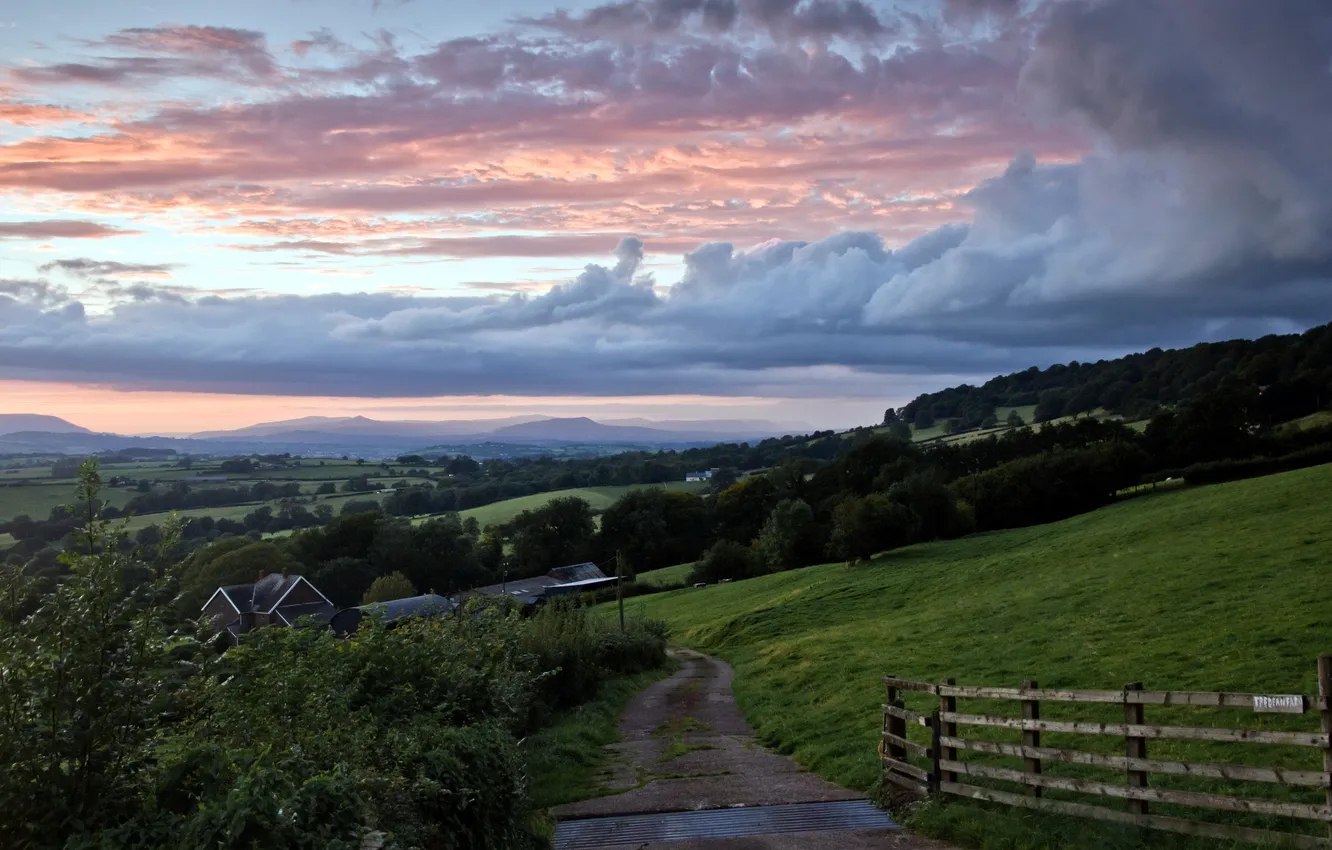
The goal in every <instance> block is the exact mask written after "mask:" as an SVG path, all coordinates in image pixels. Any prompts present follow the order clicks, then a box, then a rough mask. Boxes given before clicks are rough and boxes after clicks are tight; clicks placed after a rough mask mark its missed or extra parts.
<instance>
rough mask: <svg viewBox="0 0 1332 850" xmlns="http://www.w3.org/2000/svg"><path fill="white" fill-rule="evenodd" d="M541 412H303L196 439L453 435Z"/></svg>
mask: <svg viewBox="0 0 1332 850" xmlns="http://www.w3.org/2000/svg"><path fill="white" fill-rule="evenodd" d="M543 418H545V417H541V416H510V417H508V418H506V419H458V420H443V421H438V422H435V421H431V420H426V419H400V420H380V419H369V418H367V417H365V416H305V417H302V418H300V419H284V420H281V421H279V422H260V423H259V424H257V425H250V426H248V427H246V428H236V429H234V430H231V431H200V432H199V433H197V434H191V435H190V437H191V438H192V439H195V440H234V439H237V438H242V437H272V436H282V435H286V434H376V435H378V436H382V437H424V438H426V439H433V438H435V437H452V436H457V435H460V434H486V433H489V432H491V431H494V430H495V429H496V428H503V427H505V426H507V425H520V424H523V423H526V422H535V421H538V420H540V419H543Z"/></svg>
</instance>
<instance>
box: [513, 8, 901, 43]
mask: <svg viewBox="0 0 1332 850" xmlns="http://www.w3.org/2000/svg"><path fill="white" fill-rule="evenodd" d="M523 23H527V24H532V25H536V26H541V27H545V28H548V29H553V30H557V31H559V32H563V33H567V34H571V35H578V36H585V37H592V38H623V37H626V36H631V35H634V34H638V35H653V34H656V35H664V34H675V33H687V32H695V33H699V34H707V33H722V32H728V31H730V30H731V29H733V28H735V27H737V26H749V27H753V28H755V29H757V30H759V31H762V32H765V33H767V34H768V35H771V36H773V37H775V38H780V39H789V38H795V39H802V38H814V39H827V38H835V37H841V38H847V39H852V40H868V41H874V40H877V39H879V38H881V37H883V36H885V35H889V34H891V33H893V32H896V29H897V27H896V24H895V22H891V21H885V20H884V19H883V18H882V17H880V15H879V13H878V12H876V11H875V10H874V9H873V8H872V7H871V6H870V5H868V4H867V3H865V2H863V0H620V2H615V3H607V4H604V5H601V6H595V7H593V8H591V9H589V10H588V11H586V12H583V13H582V14H571V13H569V12H566V11H563V10H561V11H559V12H556V13H554V14H551V15H547V16H544V17H539V18H527V19H524V20H523Z"/></svg>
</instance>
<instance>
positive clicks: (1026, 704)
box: [1022, 679, 1041, 797]
mask: <svg viewBox="0 0 1332 850" xmlns="http://www.w3.org/2000/svg"><path fill="white" fill-rule="evenodd" d="M1036 687H1037V685H1036V680H1035V679H1024V680H1023V681H1022V689H1023V690H1024V691H1028V690H1035V689H1036ZM1022 719H1023V720H1040V719H1041V703H1040V700H1034V699H1024V700H1023V701H1022ZM1040 745H1041V733H1040V732H1038V731H1036V730H1034V729H1024V730H1022V746H1024V747H1039V746H1040ZM1022 771H1023V772H1024V773H1037V774H1038V773H1040V772H1041V760H1040V759H1038V758H1027V757H1026V756H1024V757H1023V758H1022ZM1027 796H1029V797H1039V796H1041V786H1039V785H1028V786H1027Z"/></svg>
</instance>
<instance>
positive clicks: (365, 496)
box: [126, 493, 379, 532]
mask: <svg viewBox="0 0 1332 850" xmlns="http://www.w3.org/2000/svg"><path fill="white" fill-rule="evenodd" d="M378 499H379V496H378V495H377V494H375V493H339V494H337V495H335V496H321V497H319V500H318V501H317V502H314V503H313V504H305V505H303V506H302V507H304V508H306V509H307V510H313V509H314V508H315V507H316V506H317V505H328V506H329V507H331V508H332V509H333V513H334V514H335V515H336V514H338V513H340V512H341V511H342V506H343V505H345V504H346V503H347V502H350V501H352V500H355V501H358V502H359V501H367V500H376V501H377V500H378ZM265 504H267V505H268V506H269V507H270V508H272V509H273V513H274V514H276V513H277V512H278V504H277V503H276V502H268V503H264V502H248V503H246V504H244V505H230V506H228V507H221V508H194V509H191V510H187V511H177V512H176V515H177V516H178V517H179V518H180V519H181V520H186V519H188V518H190V517H205V516H210V517H212V518H213V519H215V520H216V519H234V520H238V521H239V520H243V519H245V516H246V514H251V513H254V512H255V511H256V510H258V509H259V508H261V507H263V506H264V505H265ZM168 516H170V514H169V513H166V512H164V513H155V514H144V515H142V516H134V517H130V519H129V523H128V524H127V526H126V527H127V528H128V530H129V531H130V532H135V531H138V530H139V529H140V528H144V527H145V526H149V525H161V524H163V523H164V522H166V521H167V517H168Z"/></svg>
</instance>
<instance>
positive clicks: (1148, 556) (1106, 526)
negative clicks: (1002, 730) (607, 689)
mask: <svg viewBox="0 0 1332 850" xmlns="http://www.w3.org/2000/svg"><path fill="white" fill-rule="evenodd" d="M1330 505H1332V465H1328V466H1321V467H1314V468H1311V469H1306V470H1300V471H1297V472H1290V473H1285V474H1281V475H1274V476H1268V477H1265V478H1258V479H1252V480H1248V481H1239V482H1234V483H1228V484H1221V485H1216V486H1212V487H1204V488H1192V489H1187V490H1177V491H1173V492H1161V493H1157V494H1152V495H1146V496H1142V497H1139V498H1135V499H1132V500H1128V501H1125V502H1122V503H1119V504H1117V505H1113V506H1111V507H1108V508H1105V509H1102V510H1100V511H1097V512H1095V513H1091V514H1086V515H1083V516H1080V517H1075V518H1073V519H1070V520H1066V521H1064V522H1060V523H1054V524H1051V525H1045V526H1039V527H1034V528H1026V529H1018V530H1013V531H1006V532H999V533H992V534H983V535H976V536H973V537H969V538H965V539H962V540H954V541H948V542H940V543H933V544H926V545H919V546H914V547H910V548H906V549H901V550H897V551H894V552H891V553H887V554H885V555H883V556H881V557H879V558H876V559H875V560H874V561H873V562H872V563H868V564H864V565H857V566H846V565H844V564H827V565H823V566H817V567H809V568H807V569H802V570H796V571H792V572H788V573H780V574H776V575H770V576H765V577H761V578H757V579H751V580H748V581H743V582H735V583H732V584H725V585H713V586H709V587H706V588H702V589H694V588H689V589H685V590H680V591H674V592H669V593H663V594H658V595H653V596H647V597H640V598H634V599H632V600H630V602H629V603H628V605H629V606H630V607H631V610H633V611H635V612H638V613H641V614H643V615H645V616H649V617H659V618H662V619H665V620H666V621H667V622H668V623H669V624H670V625H671V628H672V631H673V635H674V640H676V641H677V642H679V643H682V644H684V645H686V646H690V647H693V648H696V649H699V650H702V651H705V652H711V653H715V654H718V655H720V656H721V657H723V658H725V659H727V660H728V661H730V662H731V663H732V664H734V665H735V668H736V674H737V675H736V681H735V688H736V695H737V699H738V701H739V703H740V706H741V708H742V710H744V712H745V714H746V716H747V717H748V719H749V720H750V722H751V723H753V724H754V725H755V727H756V728H757V729H758V731H759V734H760V736H761V737H762V738H763V739H764V740H765V741H766V742H768V743H771V744H773V745H775V746H777V747H779V748H780V749H781V750H782V751H783V752H788V753H791V754H793V755H794V756H795V757H796V758H797V759H798V760H799V761H800V762H802V763H803V764H805V765H807V766H809V767H811V768H813V769H815V770H817V771H819V772H820V773H822V774H823V775H825V776H827V777H828V778H830V779H833V780H834V781H837V782H839V783H842V784H845V785H848V786H851V787H855V788H868V787H870V786H871V785H872V784H873V783H874V782H875V781H876V779H877V776H878V767H877V757H876V755H875V746H876V742H877V738H878V733H879V725H880V718H881V712H880V704H881V703H882V700H883V695H884V691H883V686H882V684H881V683H880V677H881V676H883V675H884V674H886V673H889V672H891V673H893V674H896V675H898V676H902V677H904V678H911V679H917V680H923V681H938V680H939V679H941V678H943V677H948V676H952V677H956V678H957V680H958V681H959V682H961V683H964V684H975V685H996V686H1010V687H1011V686H1016V685H1017V684H1018V683H1019V682H1021V681H1022V680H1023V679H1026V678H1032V679H1036V680H1038V681H1039V682H1040V683H1041V685H1042V686H1044V687H1080V688H1110V689H1117V688H1119V687H1120V686H1122V685H1123V684H1124V683H1125V682H1129V681H1141V682H1144V683H1145V684H1146V686H1147V687H1148V688H1159V689H1181V690H1209V691H1215V690H1236V691H1249V692H1266V693H1299V692H1303V693H1314V692H1316V682H1315V659H1316V656H1317V655H1318V654H1319V653H1320V652H1332V617H1329V616H1328V611H1329V610H1332V584H1329V582H1328V581H1327V574H1328V573H1327V570H1328V564H1329V561H1332V523H1329V522H1328V516H1329V506H1330ZM672 569H675V570H678V569H680V568H672ZM665 572H667V571H658V573H665ZM650 576H653V574H651V573H649V574H647V576H645V578H646V577H650ZM920 707H922V708H923V707H924V706H920ZM1109 708H1112V709H1113V708H1114V707H1113V706H1112V707H1109ZM1006 710H1007V711H1008V712H1010V713H1011V712H1012V711H1013V707H1012V706H1008V707H1007V709H1006ZM1190 711H1192V712H1193V713H1192V714H1189V712H1190ZM1199 711H1201V710H1199V709H1183V708H1180V709H1164V708H1161V709H1158V708H1156V707H1153V710H1152V712H1151V714H1152V715H1153V717H1152V719H1151V720H1149V722H1155V723H1170V722H1185V723H1190V724H1199V723H1201V724H1202V725H1207V724H1208V723H1209V722H1211V723H1218V724H1220V725H1250V726H1252V725H1253V723H1254V720H1255V717H1254V716H1253V715H1252V714H1248V715H1247V716H1245V717H1235V716H1231V717H1218V715H1217V713H1215V710H1213V712H1214V713H1213V714H1211V715H1206V716H1204V717H1200V716H1199V715H1198V713H1197V712H1199ZM1054 716H1058V715H1057V714H1055V715H1054ZM1083 716H1084V718H1085V717H1086V715H1085V714H1084V715H1083ZM1182 716H1187V719H1185V720H1182V721H1181V719H1180V718H1181V717H1182ZM1208 718H1210V719H1208ZM1088 719H1095V718H1088ZM1111 719H1113V718H1111ZM1121 719H1122V718H1121ZM1258 719H1259V720H1260V721H1261V722H1263V724H1264V725H1265V726H1268V727H1271V728H1283V727H1288V728H1298V729H1304V730H1316V727H1317V721H1316V719H1311V718H1308V717H1296V718H1291V719H1288V718H1285V717H1279V716H1276V715H1265V716H1261V717H1259V718H1258ZM1238 721H1243V722H1238ZM1051 738H1052V741H1051V742H1050V743H1047V746H1073V745H1074V742H1076V745H1078V746H1084V747H1085V745H1086V742H1087V738H1086V737H1085V736H1078V737H1077V738H1072V736H1070V737H1069V741H1060V740H1059V739H1058V737H1057V736H1051ZM1112 743H1113V742H1112ZM1120 746H1122V742H1121V743H1120ZM1234 746H1237V745H1193V744H1177V743H1166V742H1161V743H1159V744H1157V743H1156V742H1153V751H1152V754H1153V757H1155V758H1187V759H1188V760H1194V761H1222V762H1226V761H1244V760H1245V759H1246V758H1248V759H1249V760H1250V761H1249V763H1257V764H1262V763H1264V761H1263V760H1272V762H1273V763H1276V761H1277V760H1283V761H1281V762H1280V763H1283V764H1286V765H1287V766H1290V765H1292V763H1294V764H1298V766H1301V767H1304V768H1306V769H1311V770H1318V769H1321V762H1320V761H1319V760H1318V755H1317V751H1316V750H1293V749H1291V748H1285V747H1267V748H1258V747H1254V746H1252V745H1249V746H1246V747H1244V748H1243V749H1244V750H1247V751H1249V752H1241V753H1239V754H1237V753H1235V752H1220V751H1219V750H1224V749H1225V748H1227V747H1234ZM1253 750H1259V752H1257V753H1254V752H1252V751H1253ZM1254 757H1256V758H1258V759H1259V761H1257V762H1254V761H1252V758H1254ZM1294 759H1302V760H1303V761H1296V762H1293V761H1292V760H1294ZM1069 767H1070V770H1069V773H1070V775H1078V774H1077V771H1076V770H1075V769H1072V766H1069ZM1190 781H1191V782H1194V783H1197V782H1199V781H1198V780H1190ZM1153 784H1156V777H1155V776H1154V777H1153ZM1212 784H1215V783H1212ZM1253 785H1254V784H1250V785H1248V786H1245V787H1243V788H1241V789H1236V788H1234V786H1233V785H1232V786H1230V787H1229V788H1227V789H1225V790H1227V791H1228V793H1232V794H1234V793H1245V794H1249V795H1256V794H1258V793H1262V792H1263V790H1264V789H1263V788H1256V789H1255V788H1254V787H1253ZM1186 787H1194V788H1197V787H1203V788H1205V789H1207V790H1215V789H1214V788H1211V787H1210V786H1209V785H1208V783H1206V782H1204V783H1203V785H1201V786H1198V785H1194V786H1186ZM1266 790H1267V793H1271V794H1274V795H1280V794H1282V793H1284V792H1283V789H1282V788H1281V787H1280V786H1275V785H1274V786H1268V787H1267V788H1266ZM1286 798H1287V799H1298V800H1306V801H1312V802H1320V801H1321V800H1322V791H1321V790H1316V789H1313V790H1311V791H1310V792H1309V793H1305V794H1298V793H1294V792H1292V793H1291V794H1289V795H1288V796H1287V797H1286ZM1306 798H1307V799H1306ZM971 808H973V807H969V806H962V807H960V808H959V807H956V806H950V807H945V809H947V810H951V811H952V812H954V813H956V812H958V811H967V810H969V809H971ZM1014 811H1015V810H1003V811H1001V812H997V813H993V814H989V815H985V816H984V817H982V818H981V820H980V821H977V820H976V818H975V817H971V816H967V817H962V818H957V816H956V814H953V815H935V816H934V817H936V818H937V819H939V820H941V821H943V822H945V823H946V822H947V821H948V818H950V817H952V818H954V819H955V820H958V823H954V824H952V826H950V827H947V829H948V830H951V834H952V835H954V836H955V837H956V836H958V835H961V834H964V833H966V832H967V829H972V831H973V833H974V835H973V838H974V839H975V840H974V841H971V843H972V844H973V846H985V847H1013V848H1020V847H1037V846H1041V847H1045V846H1049V847H1056V846H1086V845H1084V844H1082V843H1079V842H1078V841H1077V840H1073V841H1072V843H1068V841H1070V839H1067V836H1066V835H1065V837H1064V838H1058V839H1057V840H1056V839H1050V840H1051V841H1052V842H1053V843H1040V842H1039V841H1036V838H1032V841H1033V842H1036V843H1030V842H1027V840H1026V839H1020V840H1019V839H1018V838H1013V839H1012V840H1011V841H1009V840H1008V839H1005V841H1007V843H1005V841H999V839H998V838H997V837H995V836H1005V835H1007V836H1009V837H1010V838H1012V836H1014V835H1017V836H1021V835H1023V834H1027V835H1030V836H1038V835H1039V834H1042V833H1041V832H1040V829H1037V828H1036V827H1034V826H1032V825H1031V822H1030V816H1028V815H1018V814H1014ZM1190 812H1191V814H1193V815H1194V816H1196V814H1197V812H1196V810H1190ZM1247 817H1248V818H1249V820H1246V821H1245V822H1246V823H1252V822H1253V821H1254V820H1255V819H1254V818H1253V817H1252V816H1247ZM1013 818H1018V819H1019V820H1020V821H1021V822H1022V823H1024V824H1026V826H1022V827H1020V828H1015V829H1010V828H1009V827H1011V825H1012V823H1013V822H1014V821H1013ZM1256 820H1258V822H1259V823H1258V825H1262V819H1256ZM978 823H979V824H980V825H979V826H978V825H977V824H978ZM987 823H988V824H989V825H988V826H986V825H985V824H987ZM1063 828H1064V827H1058V828H1056V833H1057V834H1058V830H1059V829H1063ZM1024 831H1025V832H1024ZM987 834H988V835H990V836H991V837H989V838H987V837H986V835H987ZM1048 837H1049V836H1047V838H1048ZM969 840H970V839H969ZM1041 840H1042V841H1044V840H1045V839H1041ZM1134 840H1135V841H1136V839H1134ZM1167 840H1168V839H1152V841H1154V842H1158V843H1159V842H1160V841H1167ZM987 842H990V843H987ZM996 842H997V843H996ZM1101 846H1106V847H1109V846H1115V847H1118V846H1136V845H1135V844H1131V845H1121V844H1112V843H1103V844H1102V845H1101ZM1153 846H1156V845H1155V844H1154V845H1153ZM1162 846H1164V845H1162ZM1209 846H1215V845H1214V844H1213V845H1209Z"/></svg>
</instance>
